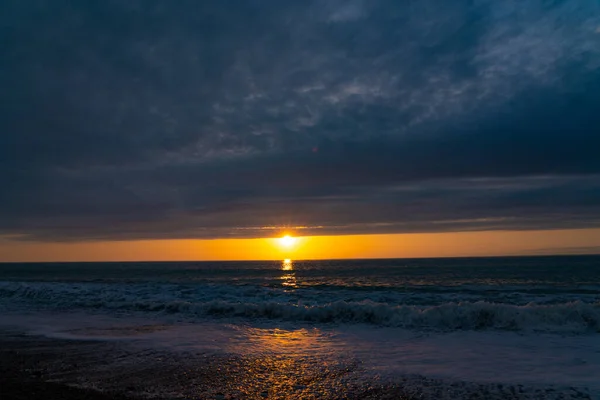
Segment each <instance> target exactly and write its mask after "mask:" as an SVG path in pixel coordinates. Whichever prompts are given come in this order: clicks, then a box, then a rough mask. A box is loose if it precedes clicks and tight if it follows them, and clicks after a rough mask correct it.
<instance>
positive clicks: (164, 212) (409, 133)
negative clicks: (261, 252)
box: [0, 0, 600, 240]
mask: <svg viewBox="0 0 600 400" xmlns="http://www.w3.org/2000/svg"><path fill="white" fill-rule="evenodd" d="M599 28H600V5H598V4H597V3H595V2H591V1H590V2H580V1H574V0H569V1H541V0H540V1H531V0H528V1H524V2H523V1H502V2H496V1H491V0H490V1H484V0H481V1H466V0H465V1H453V2H447V1H443V0H422V1H419V2H404V4H398V2H396V1H391V0H390V1H383V0H382V1H375V2H367V1H358V0H353V1H337V0H326V1H324V0H319V1H317V0H314V1H287V2H282V1H258V0H256V1H252V0H245V1H241V0H237V1H234V0H227V1H220V2H208V3H207V2H200V3H199V2H196V1H179V2H169V1H158V0H153V1H151V0H147V1H140V0H138V1H135V0H132V1H128V2H122V1H103V2H91V3H90V2H74V1H73V2H60V3H56V2H54V1H48V0H37V1H28V2H23V1H17V0H8V1H5V2H3V3H2V5H0V39H1V41H2V43H3V46H2V47H1V48H0V87H2V88H3V90H2V91H0V180H1V181H2V182H3V183H2V190H1V191H0V234H10V235H14V234H17V235H22V236H21V237H23V238H24V239H45V240H77V239H90V238H102V239H106V238H115V239H129V238H162V237H165V238H170V237H207V238H210V237H230V236H239V237H255V236H264V235H270V234H273V232H272V230H271V229H270V228H273V227H280V226H292V227H293V226H296V227H304V228H302V229H300V230H302V233H306V234H330V233H339V234H345V233H378V232H415V231H419V232H426V231H451V230H473V229H530V228H531V229H538V228H541V229H558V228H565V227H594V226H599V225H600V224H599V221H600V157H599V156H598V149H600V112H599V111H600V33H599ZM261 228H266V229H261Z"/></svg>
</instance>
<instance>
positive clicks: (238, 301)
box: [0, 282, 600, 334]
mask: <svg viewBox="0 0 600 400" xmlns="http://www.w3.org/2000/svg"><path fill="white" fill-rule="evenodd" d="M0 305H2V306H6V305H12V306H15V305H20V306H22V307H26V308H27V309H29V308H31V307H35V308H55V309H99V310H113V311H127V312H144V313H157V314H177V315H180V316H181V317H184V318H188V319H191V320H194V319H204V318H215V317H219V318H251V319H255V320H256V319H258V320H260V319H263V320H264V319H272V320H285V321H297V322H313V323H347V324H373V325H379V326H387V327H403V328H408V329H427V330H443V331H448V330H511V331H536V332H550V333H578V334H582V333H590V334H593V333H599V332H600V302H598V301H596V302H582V301H568V302H563V303H556V304H537V303H533V302H532V303H528V304H523V305H516V304H506V303H494V302H487V301H472V302H453V301H449V302H445V303H441V304H435V305H410V304H402V303H394V302H381V301H377V299H376V300H369V299H363V300H361V301H348V300H339V299H334V298H329V299H328V298H326V297H323V296H321V300H320V301H310V302H305V301H302V300H301V299H298V298H294V297H291V296H287V295H286V294H285V293H283V292H274V291H270V292H265V291H264V290H263V289H262V288H246V289H244V290H240V289H239V288H233V289H232V288H231V287H229V288H224V287H202V288H195V289H191V288H181V287H178V286H170V285H106V284H87V283H86V284H65V283H60V284H59V283H19V282H0Z"/></svg>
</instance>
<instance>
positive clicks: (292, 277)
mask: <svg viewBox="0 0 600 400" xmlns="http://www.w3.org/2000/svg"><path fill="white" fill-rule="evenodd" d="M281 270H282V271H286V273H284V274H283V275H282V276H281V278H280V279H281V280H282V283H281V284H282V285H283V286H285V287H288V288H296V287H298V285H297V282H296V273H295V272H294V264H293V263H292V260H290V259H289V258H286V259H285V260H283V261H282V262H281Z"/></svg>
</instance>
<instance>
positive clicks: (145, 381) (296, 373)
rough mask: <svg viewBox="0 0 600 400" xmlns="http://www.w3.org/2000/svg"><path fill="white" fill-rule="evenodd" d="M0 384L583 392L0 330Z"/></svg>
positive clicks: (236, 390)
mask: <svg viewBox="0 0 600 400" xmlns="http://www.w3.org/2000/svg"><path fill="white" fill-rule="evenodd" d="M0 387H1V388H2V395H1V396H0V397H1V398H2V399H3V400H5V399H6V400H12V399H16V400H17V399H18V400H21V399H28V400H30V399H49V400H53V399H67V400H69V399H84V400H85V399H90V400H109V399H115V400H136V399H146V398H153V399H265V398H268V399H398V400H413V399H436V400H437V399H591V397H590V396H589V395H588V394H586V393H585V392H581V391H579V390H577V389H575V388H573V389H572V391H570V393H568V394H567V395H565V393H564V391H562V392H559V391H555V390H554V389H551V388H537V389H534V388H524V387H522V386H520V385H512V386H509V385H499V384H485V385H481V384H475V383H467V382H454V383H448V382H444V381H441V380H435V379H428V378H425V377H420V376H408V377H403V378H399V379H398V381H395V382H394V383H390V382H387V383H386V382H383V381H381V380H379V379H377V378H376V377H373V378H368V379H365V374H364V371H363V370H362V367H361V364H360V362H359V361H350V362H344V363H335V362H323V361H322V360H315V359H311V358H308V357H289V356H273V355H270V356H267V355H264V356H244V355H227V354H202V353H176V352H168V351H160V350H157V349H150V348H147V347H143V346H138V345H136V343H135V341H133V342H127V341H102V340H63V339H50V338H46V337H42V336H27V335H23V334H22V333H19V332H0Z"/></svg>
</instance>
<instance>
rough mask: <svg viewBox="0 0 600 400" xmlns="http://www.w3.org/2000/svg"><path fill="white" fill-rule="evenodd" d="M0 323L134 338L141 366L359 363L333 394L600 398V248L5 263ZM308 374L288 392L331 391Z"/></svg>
mask: <svg viewBox="0 0 600 400" xmlns="http://www.w3.org/2000/svg"><path fill="white" fill-rule="evenodd" d="M0 329H3V330H4V331H9V330H12V331H15V330H20V331H21V332H23V333H24V334H27V335H38V336H44V337H48V338H55V339H60V340H74V341H110V342H111V343H123V346H133V347H135V348H137V349H140V351H138V353H136V354H137V357H142V358H137V359H136V360H138V361H137V362H144V363H147V362H150V361H149V360H151V359H155V358H156V354H159V353H160V354H177V355H179V357H180V358H177V359H178V360H181V355H182V354H194V355H197V356H198V355H202V356H206V355H211V356H215V357H220V356H223V357H225V356H227V357H232V356H235V357H246V358H247V357H255V358H256V359H261V357H262V359H263V360H264V359H269V360H274V359H277V360H281V359H285V360H292V361H293V362H297V363H300V364H302V368H301V369H300V370H298V369H296V370H294V369H293V368H291V367H290V368H291V369H290V371H292V370H293V371H292V372H293V373H294V374H296V375H303V376H306V375H307V374H310V371H311V368H312V370H314V371H317V370H318V371H321V372H320V373H319V374H320V375H319V374H314V376H317V375H319V376H321V378H322V379H325V380H327V379H329V378H327V377H326V376H325V375H327V374H326V373H323V370H322V368H323V365H330V366H332V367H331V368H332V370H331V371H333V369H335V368H339V370H340V371H346V372H347V373H348V374H349V375H348V374H347V375H345V378H339V376H340V374H338V375H336V374H335V373H334V372H331V371H330V372H331V374H332V376H333V378H331V379H337V381H336V384H335V385H332V386H331V388H330V389H323V388H324V387H325V386H323V381H319V382H321V383H320V385H321V386H320V389H319V390H325V392H323V393H324V395H323V398H325V397H327V396H326V395H327V394H330V395H331V396H330V397H331V398H343V396H341V395H340V393H339V390H342V391H343V390H345V389H344V386H343V385H344V384H348V382H349V381H350V380H351V381H352V382H354V383H353V385H354V384H356V382H365V385H367V386H368V385H370V387H373V385H374V384H373V382H377V384H376V385H379V386H378V387H383V386H385V385H396V386H395V387H396V388H398V387H401V388H403V389H402V390H405V392H406V393H407V395H412V396H416V397H414V398H475V397H473V396H474V394H473V393H479V394H481V393H488V396H483V397H481V398H571V397H569V394H573V393H578V394H577V396H580V397H573V398H598V399H600V256H540V257H537V256H536V257H489V258H431V259H369V260H318V261H310V260H306V261H304V260H280V261H248V262H237V261H236V262H212V261H211V262H122V263H121V262H110V263H105V262H97V263H4V264H0ZM136 346H137V347H136ZM133 347H132V348H133ZM141 349H144V351H142V350H141ZM151 349H153V350H151ZM152 351H154V353H153V352H152ZM128 354H129V353H128ZM131 354H133V353H131ZM144 357H146V358H144ZM185 358H186V357H183V359H185ZM188 358H189V357H188ZM140 360H141V361H140ZM178 362H180V361H178ZM273 365H274V364H273ZM333 366H336V367H335V368H334V367H333ZM121 367H122V364H121ZM273 368H275V367H273ZM277 368H279V369H278V370H277V371H278V373H280V374H283V375H285V373H286V372H285V371H286V370H285V369H281V368H280V367H277ZM92 369H93V368H90V371H92ZM294 371H295V372H294ZM314 371H313V372H314ZM292 372H290V373H292ZM273 373H274V372H273V371H271V375H269V376H271V377H272V376H273ZM89 374H90V375H93V371H92V372H89ZM263 375H264V374H263ZM267 375H268V374H267ZM283 375H282V376H283ZM261 376H262V375H261ZM265 376H266V375H265ZM265 376H262V378H261V377H260V376H259V377H256V380H257V381H258V382H260V379H270V378H265ZM321 378H319V379H321ZM86 379H87V380H86V382H92V381H93V379H92V378H90V377H87V378H86ZM315 379H317V378H315ZM340 379H341V380H340ZM344 379H345V381H344ZM342 381H343V382H342ZM344 382H346V383H344ZM95 385H96V386H98V385H100V384H99V383H98V382H96V383H95ZM265 385H267V381H265ZM310 385H311V384H310V382H308V383H306V382H305V383H303V384H302V385H296V386H293V387H291V389H290V388H288V389H289V392H286V393H287V394H286V395H285V396H281V398H293V397H294V395H297V398H311V396H313V397H315V398H318V397H320V396H317V395H315V392H310V391H307V390H316V389H314V388H311V387H310ZM340 385H341V386H340ZM100 386H101V385H100ZM265 387H266V386H265ZM269 387H271V389H268V388H267V389H264V388H263V389H261V390H262V391H261V392H260V393H263V397H270V394H273V396H271V397H273V398H277V396H276V391H273V390H275V389H272V388H273V386H272V385H271V386H269ZM340 388H341V389H340ZM153 390H155V392H156V393H159V394H160V393H162V392H160V390H162V389H161V388H154V389H153ZM240 390H241V389H240ZM269 390H271V391H269ZM326 390H330V392H327V393H326ZM336 390H337V391H338V392H335V391H336ZM348 390H350V389H348ZM171 391H173V389H172V388H171ZM294 391H296V392H294ZM478 391H479V392H478ZM505 392H506V393H505ZM219 393H220V392H219ZM240 393H241V392H240ZM264 393H266V394H267V395H266V396H264ZM269 393H270V394H269ZM294 393H295V394H294ZM311 393H312V394H311ZM510 393H512V394H513V395H514V396H513V397H510ZM515 393H517V394H518V393H522V394H523V396H522V397H518V396H517V394H515ZM544 393H545V395H544ZM336 396H337V397H336ZM340 396H341V397H340ZM418 396H420V397H418ZM444 396H446V397H444ZM469 396H470V397H469ZM494 396H496V397H494ZM502 396H505V397H502ZM527 396H530V397H527ZM535 396H538V397H535ZM539 396H542V397H539ZM544 396H546V397H544ZM552 396H556V397H552ZM560 396H563V397H560ZM585 396H588V397H585ZM200 397H201V396H200ZM240 397H243V396H240ZM250 397H251V396H249V398H250ZM207 398H208V397H207ZM215 398H224V397H218V396H217V397H215Z"/></svg>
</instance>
